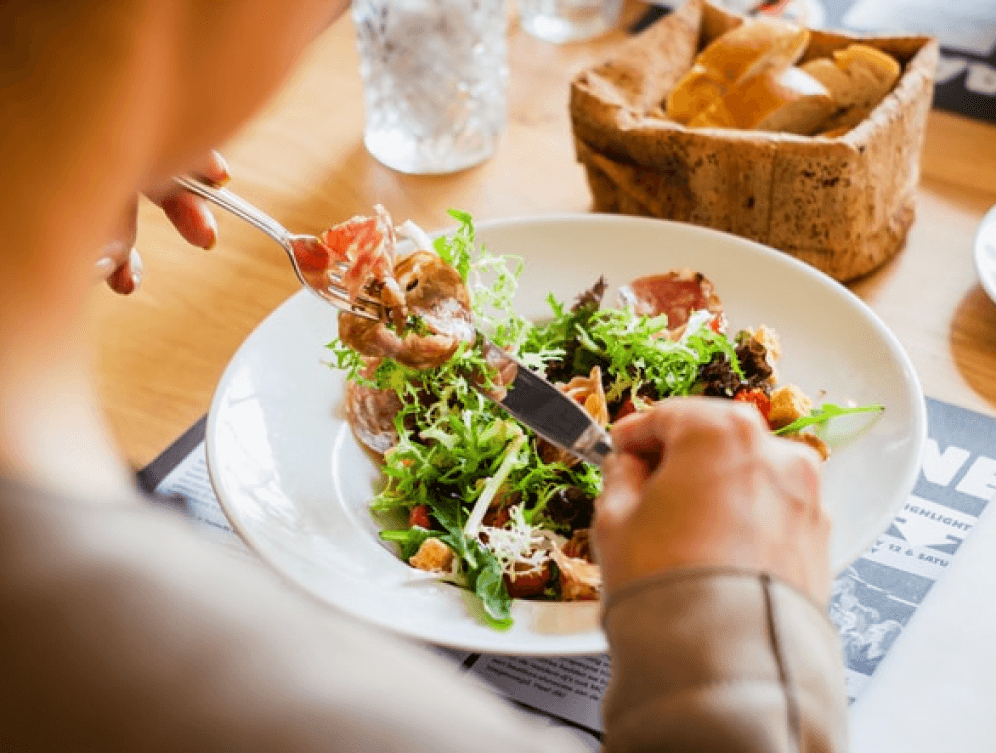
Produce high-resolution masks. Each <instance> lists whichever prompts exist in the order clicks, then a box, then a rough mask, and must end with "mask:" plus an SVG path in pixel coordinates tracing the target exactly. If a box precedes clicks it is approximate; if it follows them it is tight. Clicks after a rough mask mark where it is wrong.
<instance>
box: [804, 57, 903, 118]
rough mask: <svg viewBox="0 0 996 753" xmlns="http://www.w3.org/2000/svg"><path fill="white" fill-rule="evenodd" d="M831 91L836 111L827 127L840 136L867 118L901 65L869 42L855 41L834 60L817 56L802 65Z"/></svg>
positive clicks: (889, 86) (894, 78) (889, 88)
mask: <svg viewBox="0 0 996 753" xmlns="http://www.w3.org/2000/svg"><path fill="white" fill-rule="evenodd" d="M802 68H803V70H805V71H806V72H807V73H809V74H810V75H811V76H813V77H814V78H816V79H817V80H818V81H820V82H821V83H822V84H823V85H824V86H826V87H827V89H828V90H829V91H830V95H831V96H832V97H833V99H834V103H835V104H836V108H837V112H836V113H835V114H834V116H833V117H832V118H830V119H829V120H828V121H827V122H826V124H825V125H824V128H825V129H826V132H825V133H824V135H827V136H839V135H841V134H843V133H846V132H847V131H848V130H850V129H851V128H853V127H854V126H856V125H857V124H858V123H860V122H861V121H862V120H864V119H865V118H867V117H868V116H869V115H870V114H871V111H872V110H874V109H875V107H877V106H878V103H879V102H881V101H882V99H883V98H884V97H885V95H886V94H888V93H889V92H890V91H891V90H892V87H893V86H895V85H896V82H897V81H898V80H899V76H900V74H901V73H902V68H901V66H900V65H899V63H898V62H897V61H896V59H895V58H894V57H892V56H891V55H889V54H887V53H885V52H882V51H881V50H877V49H875V48H874V47H871V46H869V45H866V44H852V45H850V46H848V47H847V48H845V49H843V50H837V51H835V52H834V53H833V60H832V61H831V60H830V59H829V58H817V59H815V60H810V61H809V62H808V63H806V64H805V65H803V66H802Z"/></svg>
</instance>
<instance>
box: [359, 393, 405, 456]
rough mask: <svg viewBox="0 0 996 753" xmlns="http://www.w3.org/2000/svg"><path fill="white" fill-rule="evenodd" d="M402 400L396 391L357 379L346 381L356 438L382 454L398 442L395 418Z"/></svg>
mask: <svg viewBox="0 0 996 753" xmlns="http://www.w3.org/2000/svg"><path fill="white" fill-rule="evenodd" d="M399 410H401V400H399V399H398V395H397V393H396V392H395V391H394V390H378V389H375V388H373V387H365V386H363V385H359V384H356V383H355V382H347V383H346V419H347V420H348V421H349V425H350V426H351V427H352V428H353V433H354V434H355V435H356V438H357V439H359V440H360V441H361V442H363V444H365V445H366V446H367V447H369V448H370V449H371V450H373V451H374V452H378V453H380V454H381V455H383V454H384V453H385V452H387V451H388V450H389V449H391V448H392V447H394V445H396V444H397V443H398V432H397V431H396V430H395V428H394V417H395V416H396V415H397V414H398V411H399Z"/></svg>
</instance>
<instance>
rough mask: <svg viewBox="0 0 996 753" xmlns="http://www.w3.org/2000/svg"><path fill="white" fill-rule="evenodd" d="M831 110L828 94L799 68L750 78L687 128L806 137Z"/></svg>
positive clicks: (814, 130) (832, 109) (819, 125)
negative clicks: (747, 131) (781, 132)
mask: <svg viewBox="0 0 996 753" xmlns="http://www.w3.org/2000/svg"><path fill="white" fill-rule="evenodd" d="M833 111H834V102H833V98H832V97H831V96H830V92H829V91H827V88H826V87H825V86H823V84H821V83H820V82H819V81H817V80H816V79H815V78H813V77H812V76H810V75H809V74H808V73H806V72H805V71H803V70H802V69H800V68H796V67H795V66H792V67H790V68H786V69H785V70H783V71H778V72H769V73H764V74H762V75H760V76H754V77H753V78H750V79H747V80H746V81H744V82H743V83H741V84H739V85H737V86H735V87H733V88H732V89H731V90H730V91H729V92H727V94H726V95H725V96H723V97H722V98H721V99H719V100H718V101H716V102H714V103H713V104H712V105H711V106H709V107H707V108H706V109H705V110H703V111H702V112H701V113H699V114H698V115H697V116H695V117H694V118H692V120H691V121H690V122H689V124H688V126H689V128H710V127H711V128H741V129H753V130H757V131H783V132H787V133H796V134H800V135H804V136H805V135H809V134H812V133H815V132H816V131H818V130H819V129H820V128H821V127H822V126H823V124H824V123H825V122H826V120H827V118H829V117H830V115H831V114H832V113H833Z"/></svg>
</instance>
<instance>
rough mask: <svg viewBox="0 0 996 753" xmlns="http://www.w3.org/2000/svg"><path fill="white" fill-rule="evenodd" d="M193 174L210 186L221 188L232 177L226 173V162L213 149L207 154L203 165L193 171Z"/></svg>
mask: <svg viewBox="0 0 996 753" xmlns="http://www.w3.org/2000/svg"><path fill="white" fill-rule="evenodd" d="M193 173H194V175H196V176H197V177H198V178H200V179H201V180H203V181H204V182H206V183H210V184H211V185H212V186H223V185H224V184H225V183H227V182H228V181H229V179H230V178H231V177H232V176H231V174H230V173H229V171H228V162H226V161H225V158H224V157H222V156H221V154H220V153H218V152H216V151H214V150H213V149H212V150H211V151H210V152H208V155H207V157H206V158H205V159H204V162H203V164H201V165H199V166H198V167H197V168H196V169H194V170H193Z"/></svg>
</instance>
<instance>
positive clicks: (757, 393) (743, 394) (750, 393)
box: [733, 387, 771, 421]
mask: <svg viewBox="0 0 996 753" xmlns="http://www.w3.org/2000/svg"><path fill="white" fill-rule="evenodd" d="M733 399H734V400H736V401H738V402H741V403H753V404H754V405H756V406H757V409H758V410H759V411H761V415H762V416H764V420H765V421H767V420H768V416H769V415H770V414H771V400H770V399H769V398H768V396H767V395H766V394H765V392H764V390H762V389H761V388H760V387H753V388H748V387H744V388H742V389H741V390H740V391H739V392H737V394H736V395H734V396H733Z"/></svg>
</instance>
